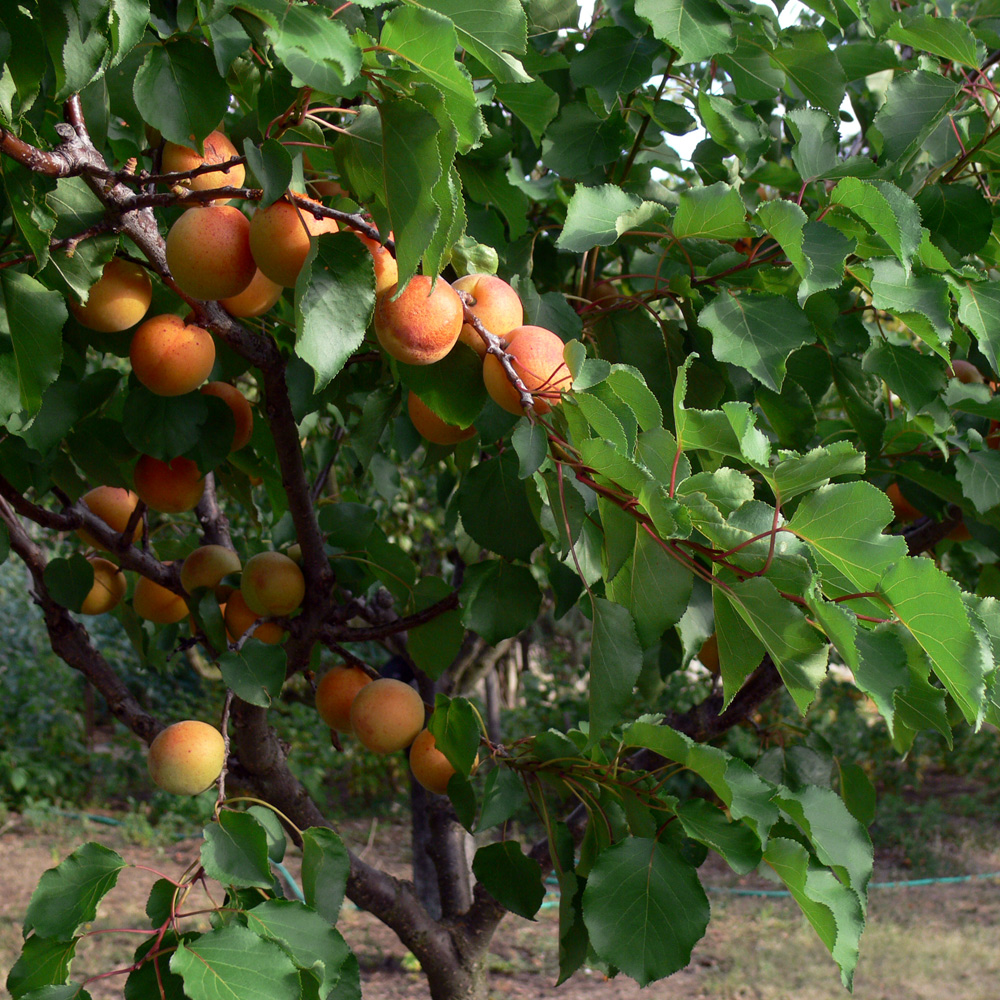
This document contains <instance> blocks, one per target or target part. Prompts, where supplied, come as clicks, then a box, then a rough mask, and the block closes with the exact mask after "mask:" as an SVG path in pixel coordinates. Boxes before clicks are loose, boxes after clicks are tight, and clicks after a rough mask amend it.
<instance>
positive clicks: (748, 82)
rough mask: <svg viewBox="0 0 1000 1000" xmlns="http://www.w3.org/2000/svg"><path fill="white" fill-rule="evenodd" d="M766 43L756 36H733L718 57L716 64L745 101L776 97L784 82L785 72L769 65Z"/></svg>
mask: <svg viewBox="0 0 1000 1000" xmlns="http://www.w3.org/2000/svg"><path fill="white" fill-rule="evenodd" d="M770 52H771V48H770V46H769V45H768V46H766V47H765V45H764V44H762V40H760V39H758V38H757V37H756V36H754V37H753V38H746V37H743V36H742V35H741V36H740V37H739V38H738V39H737V42H736V47H735V48H734V49H733V50H732V51H731V52H729V54H728V55H723V54H720V55H719V56H718V59H717V61H718V63H719V65H720V66H721V67H722V68H723V69H724V70H725V71H726V72H727V73H728V74H729V75H730V77H731V78H732V81H733V85H734V87H735V90H736V93H737V94H739V95H740V97H742V98H743V100H745V101H766V100H770V99H772V98H774V97H777V96H778V91H779V90H781V89H782V87H784V85H785V74H784V73H783V72H782V71H781V70H780V69H778V68H777V67H775V66H774V65H772V63H771V60H770V58H769V56H770Z"/></svg>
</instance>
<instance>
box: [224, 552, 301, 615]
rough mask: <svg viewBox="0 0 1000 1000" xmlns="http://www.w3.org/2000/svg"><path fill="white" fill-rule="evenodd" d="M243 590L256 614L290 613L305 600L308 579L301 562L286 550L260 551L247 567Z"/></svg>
mask: <svg viewBox="0 0 1000 1000" xmlns="http://www.w3.org/2000/svg"><path fill="white" fill-rule="evenodd" d="M240 591H241V593H242V594H243V599H244V600H245V601H246V602H247V607H248V608H249V609H250V610H251V611H253V612H254V613H256V614H258V615H288V614H291V613H292V612H293V611H294V610H295V609H296V608H297V607H298V606H299V605H300V604H301V603H302V599H303V598H304V597H305V594H306V581H305V577H304V576H303V575H302V570H300V569H299V565H298V563H297V562H295V560H294V559H290V558H289V557H288V556H286V555H285V554H284V553H283V552H259V553H258V554H257V555H255V556H251V557H250V558H249V559H248V560H247V564H246V566H244V567H243V576H242V577H241V578H240Z"/></svg>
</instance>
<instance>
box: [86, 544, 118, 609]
mask: <svg viewBox="0 0 1000 1000" xmlns="http://www.w3.org/2000/svg"><path fill="white" fill-rule="evenodd" d="M88 561H89V562H90V565H91V566H92V567H93V570H94V584H93V586H92V587H91V588H90V593H88V594H87V596H86V598H84V601H83V605H82V606H81V608H80V614H81V615H103V614H104V613H105V612H107V611H110V610H111V609H112V608H114V607H115V605H117V604H118V602H119V601H120V600H121V599H122V598H123V597H124V596H125V590H126V588H127V586H128V581H127V580H126V579H125V574H124V573H123V572H122V571H121V570H120V569H119V568H118V567H117V566H116V565H115V564H114V563H113V562H112V561H111V560H110V559H102V558H101V557H100V556H94V557H93V558H91V559H90V560H88Z"/></svg>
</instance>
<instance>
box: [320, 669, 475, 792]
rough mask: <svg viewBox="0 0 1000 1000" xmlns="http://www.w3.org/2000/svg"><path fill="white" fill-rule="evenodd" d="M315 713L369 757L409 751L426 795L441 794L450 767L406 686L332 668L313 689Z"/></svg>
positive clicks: (420, 703)
mask: <svg viewBox="0 0 1000 1000" xmlns="http://www.w3.org/2000/svg"><path fill="white" fill-rule="evenodd" d="M316 711H317V712H319V716H320V718H321V719H322V720H323V721H324V722H325V723H326V724H327V725H328V726H329V727H330V728H331V729H332V730H334V731H336V732H338V733H344V734H353V735H354V736H356V737H357V738H358V742H359V743H361V745H362V746H363V747H365V748H366V749H368V750H371V751H372V753H377V754H388V753H395V752H396V751H398V750H405V749H406V748H407V747H409V748H410V769H411V770H412V771H413V777H414V778H416V780H417V781H419V782H420V784H421V785H423V786H424V788H426V789H427V790H428V791H429V792H433V793H434V794H435V795H444V794H445V792H446V790H447V788H448V781H449V780H450V779H451V776H452V775H453V774H454V773H455V768H453V767H452V766H451V764H450V763H449V761H448V758H447V757H445V755H444V754H443V753H441V751H440V750H438V748H437V747H436V746H435V743H434V736H433V734H432V733H431V732H430V730H429V729H425V728H424V703H423V701H421V699H420V695H419V694H418V693H417V692H416V691H415V690H414V689H413V688H412V687H410V685H409V684H404V683H403V682H402V681H398V680H395V679H394V678H392V677H379V678H377V679H375V680H373V679H372V678H371V677H369V676H368V673H367V672H366V671H365V670H363V669H362V668H361V667H349V666H337V667H333V668H332V669H331V670H329V671H327V672H326V673H325V674H324V675H323V677H322V678H321V679H320V682H319V683H318V684H317V685H316Z"/></svg>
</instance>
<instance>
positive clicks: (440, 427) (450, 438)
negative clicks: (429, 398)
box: [406, 391, 476, 445]
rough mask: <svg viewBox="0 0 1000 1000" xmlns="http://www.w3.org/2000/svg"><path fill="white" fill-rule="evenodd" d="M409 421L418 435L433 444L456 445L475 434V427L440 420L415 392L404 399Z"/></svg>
mask: <svg viewBox="0 0 1000 1000" xmlns="http://www.w3.org/2000/svg"><path fill="white" fill-rule="evenodd" d="M406 410H407V412H408V413H409V415H410V421H411V422H412V424H413V426H414V427H416V429H417V431H418V432H419V433H420V435H421V436H422V437H424V438H426V439H427V440H428V441H430V442H431V443H433V444H445V445H447V444H458V442H459V441H465V440H467V439H468V438H470V437H472V436H473V434H475V433H476V429H475V427H459V426H458V425H457V424H449V423H448V422H447V421H445V420H442V419H441V417H439V416H438V415H437V414H436V413H435V412H434V411H433V410H432V409H431V408H430V407H429V406H428V405H427V404H426V403H425V402H424V401H423V400H422V399H421V398H420V397H419V396H418V395H417V394H416V393H415V392H412V391H411V392H410V394H409V395H408V396H407V397H406Z"/></svg>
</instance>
